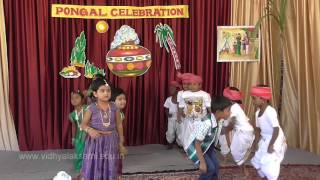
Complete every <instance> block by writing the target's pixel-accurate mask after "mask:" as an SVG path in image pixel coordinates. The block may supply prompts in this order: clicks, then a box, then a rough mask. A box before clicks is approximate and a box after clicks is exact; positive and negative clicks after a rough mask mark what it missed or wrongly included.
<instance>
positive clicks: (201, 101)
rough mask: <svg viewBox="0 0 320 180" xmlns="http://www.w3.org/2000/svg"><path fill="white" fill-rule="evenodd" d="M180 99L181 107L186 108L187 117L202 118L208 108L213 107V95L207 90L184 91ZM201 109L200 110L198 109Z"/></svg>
mask: <svg viewBox="0 0 320 180" xmlns="http://www.w3.org/2000/svg"><path fill="white" fill-rule="evenodd" d="M181 97H182V99H183V100H180V101H179V108H184V112H185V113H186V117H190V118H202V117H204V116H206V115H207V108H210V107H211V97H210V94H208V93H207V92H205V91H202V90H200V91H197V92H191V91H184V92H183V93H182V95H181ZM197 109H200V111H197Z"/></svg>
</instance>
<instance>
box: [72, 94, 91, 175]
mask: <svg viewBox="0 0 320 180" xmlns="http://www.w3.org/2000/svg"><path fill="white" fill-rule="evenodd" d="M71 104H72V106H73V107H74V111H73V112H72V113H70V114H69V119H70V121H71V122H72V124H73V126H72V137H73V138H72V144H73V145H74V150H75V155H76V157H75V159H74V163H73V165H74V169H75V170H76V171H77V172H80V169H81V166H82V155H83V150H84V145H85V137H86V133H85V132H84V131H83V130H82V129H81V128H80V124H81V122H82V120H83V115H84V113H85V111H86V108H87V106H86V105H84V96H83V94H82V93H81V92H80V91H75V92H71ZM74 132H75V133H74Z"/></svg>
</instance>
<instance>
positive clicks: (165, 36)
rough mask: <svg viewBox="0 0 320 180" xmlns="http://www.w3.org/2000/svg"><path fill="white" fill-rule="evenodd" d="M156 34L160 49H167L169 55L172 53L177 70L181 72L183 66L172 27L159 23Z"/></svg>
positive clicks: (155, 29) (155, 30)
mask: <svg viewBox="0 0 320 180" xmlns="http://www.w3.org/2000/svg"><path fill="white" fill-rule="evenodd" d="M154 33H155V34H156V42H159V44H160V47H165V48H166V50H167V52H168V53H169V52H170V51H171V54H172V56H173V61H174V66H175V69H176V70H177V71H179V70H180V69H181V64H180V60H179V56H178V52H177V49H176V43H175V42H174V36H173V31H172V29H171V27H170V26H169V25H167V24H162V23H159V24H157V25H156V27H155V28H154Z"/></svg>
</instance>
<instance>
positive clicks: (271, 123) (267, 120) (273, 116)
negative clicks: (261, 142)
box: [256, 106, 280, 139]
mask: <svg viewBox="0 0 320 180" xmlns="http://www.w3.org/2000/svg"><path fill="white" fill-rule="evenodd" d="M259 112H260V109H259V110H258V111H257V112H256V126H257V127H259V128H260V129H261V136H262V138H264V139H269V138H271V137H272V134H273V128H274V127H279V128H280V125H279V121H278V114H277V111H276V110H275V109H274V108H273V107H271V106H267V108H266V109H265V110H264V112H263V114H262V115H261V116H260V117H258V115H259Z"/></svg>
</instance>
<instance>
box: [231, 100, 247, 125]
mask: <svg viewBox="0 0 320 180" xmlns="http://www.w3.org/2000/svg"><path fill="white" fill-rule="evenodd" d="M230 111H231V115H230V118H232V117H235V122H234V123H235V124H234V128H235V129H236V130H244V131H253V127H252V126H251V124H250V123H249V118H248V117H247V116H246V114H245V113H244V111H243V109H242V108H241V106H240V105H239V104H237V103H234V104H233V105H232V106H231V108H230Z"/></svg>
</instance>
